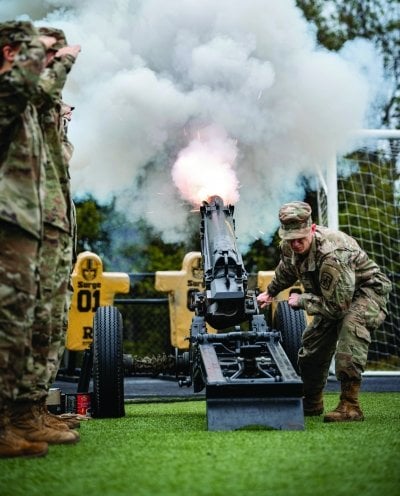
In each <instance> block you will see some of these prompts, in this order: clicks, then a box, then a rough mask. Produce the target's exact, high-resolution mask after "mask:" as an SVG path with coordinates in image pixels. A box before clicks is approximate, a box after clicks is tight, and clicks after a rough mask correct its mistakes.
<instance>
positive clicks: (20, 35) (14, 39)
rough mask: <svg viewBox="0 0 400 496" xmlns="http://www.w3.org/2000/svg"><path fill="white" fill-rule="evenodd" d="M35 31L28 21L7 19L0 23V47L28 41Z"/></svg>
mask: <svg viewBox="0 0 400 496" xmlns="http://www.w3.org/2000/svg"><path fill="white" fill-rule="evenodd" d="M37 34H38V33H37V31H36V29H35V27H34V26H33V24H32V23H31V22H29V21H7V22H2V23H0V47H3V46H5V45H12V44H13V43H22V42H24V41H30V40H31V39H32V38H33V37H34V36H37Z"/></svg>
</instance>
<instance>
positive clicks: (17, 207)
mask: <svg viewBox="0 0 400 496" xmlns="http://www.w3.org/2000/svg"><path fill="white" fill-rule="evenodd" d="M36 35H37V32H36V30H35V29H34V27H33V26H32V24H31V23H29V22H9V23H3V24H0V46H1V47H3V46H4V45H6V44H9V43H10V40H13V41H16V42H22V45H21V49H20V52H19V53H18V55H17V56H16V59H15V61H14V63H13V66H12V68H11V69H10V70H8V71H6V72H3V73H1V74H0V244H1V250H0V410H1V413H0V416H1V415H3V411H4V409H5V408H10V405H12V404H13V402H14V401H15V399H16V397H17V394H19V393H23V392H24V388H26V386H27V384H28V383H29V381H30V380H31V379H32V375H31V374H32V372H33V371H32V357H31V334H30V332H31V325H32V322H33V316H34V310H35V305H36V299H37V295H38V278H37V266H38V249H39V243H40V239H41V236H42V197H43V190H42V187H43V184H42V181H43V177H44V170H43V163H44V156H43V153H44V150H43V142H42V136H41V132H40V129H39V125H38V117H37V112H36V109H35V107H34V106H33V105H32V99H33V98H34V96H35V94H36V93H37V91H38V82H39V76H40V72H41V71H42V69H43V66H44V60H45V49H44V46H43V44H42V43H40V42H39V41H38V40H37V38H36ZM24 370H25V371H26V372H27V373H25V375H24V378H23V373H24Z"/></svg>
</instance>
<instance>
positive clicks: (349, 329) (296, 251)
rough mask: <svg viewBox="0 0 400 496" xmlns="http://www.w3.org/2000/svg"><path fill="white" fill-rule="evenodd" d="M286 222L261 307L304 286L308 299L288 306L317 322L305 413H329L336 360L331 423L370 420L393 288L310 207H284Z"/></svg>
mask: <svg viewBox="0 0 400 496" xmlns="http://www.w3.org/2000/svg"><path fill="white" fill-rule="evenodd" d="M279 220H280V229H279V236H280V238H281V239H282V242H281V259H280V262H279V264H278V266H277V268H276V269H275V275H274V278H273V280H272V281H271V283H270V284H269V285H268V287H267V289H266V291H265V293H261V294H260V295H259V296H258V297H257V300H258V302H259V304H260V306H261V308H264V307H265V306H266V305H269V304H270V303H271V302H272V300H273V298H274V297H275V296H276V295H277V294H278V293H279V292H280V291H282V290H284V289H286V288H288V287H290V286H292V285H293V284H294V283H295V282H296V281H297V280H298V281H300V282H301V284H302V285H303V287H304V293H302V294H298V293H293V294H291V296H290V297H289V300H288V303H289V305H290V306H291V307H292V308H294V309H304V310H305V311H306V312H307V314H308V315H311V316H313V320H312V322H311V323H310V324H309V325H308V326H307V328H306V329H305V331H304V334H303V338H302V346H301V348H300V350H299V356H298V364H299V369H300V374H301V378H302V380H303V383H304V398H303V406H304V414H305V415H306V416H317V415H321V414H322V413H323V411H324V404H323V389H324V387H325V384H326V381H327V378H328V372H329V366H330V363H331V360H332V358H333V355H334V354H335V353H336V354H335V370H336V377H337V379H338V380H339V381H340V383H341V395H340V402H339V404H338V406H337V407H336V408H335V410H333V411H332V412H329V413H327V414H326V415H325V416H324V421H325V422H341V421H357V420H364V414H363V412H362V410H361V408H360V404H359V390H360V385H361V378H362V376H361V374H362V372H363V371H364V369H365V365H366V362H367V355H368V348H369V345H370V342H371V333H372V332H373V331H375V330H376V329H377V328H378V327H379V326H380V325H381V324H382V323H383V321H384V320H385V317H386V315H387V301H388V296H389V292H390V290H391V283H390V281H389V279H388V278H387V277H386V276H385V274H384V273H383V272H382V271H381V269H380V268H379V267H378V266H377V264H376V263H375V262H374V261H372V260H371V259H370V258H369V257H368V255H367V254H366V253H365V251H363V250H362V249H361V248H360V246H359V245H358V243H357V242H356V241H355V240H354V239H353V238H351V237H350V236H348V235H347V234H345V233H343V232H341V231H334V230H331V229H328V228H326V227H323V226H319V225H316V224H314V223H313V222H312V219H311V207H310V205H308V204H307V203H305V202H300V201H296V202H291V203H287V204H285V205H283V206H282V207H281V208H280V210H279Z"/></svg>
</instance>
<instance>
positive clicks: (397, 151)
mask: <svg viewBox="0 0 400 496" xmlns="http://www.w3.org/2000/svg"><path fill="white" fill-rule="evenodd" d="M354 137H355V140H356V143H357V145H356V146H355V147H354V149H353V150H352V151H351V152H349V153H347V154H346V155H344V156H336V157H334V158H333V159H332V161H331V163H329V164H327V167H326V168H325V172H324V173H320V174H319V191H318V195H317V201H318V221H319V223H321V224H324V225H327V226H328V227H330V228H332V229H340V230H342V231H344V232H346V233H347V234H349V235H350V236H352V237H354V238H355V239H356V240H357V241H358V243H359V244H360V246H361V247H362V248H363V249H364V250H365V251H366V252H367V253H368V255H369V256H370V257H371V258H372V259H373V260H374V261H375V262H376V263H377V264H378V265H379V266H380V267H381V268H382V270H383V271H384V272H385V274H386V275H387V276H388V277H389V279H390V280H391V282H392V284H393V290H392V292H391V294H390V299H389V304H388V311H389V313H388V316H387V318H386V321H385V322H384V324H383V325H382V326H381V327H380V328H379V329H378V330H377V331H376V332H375V333H374V334H373V335H372V342H371V346H370V351H369V356H368V365H367V369H369V370H389V371H400V253H399V248H400V130H381V129H379V130H374V129H368V130H360V131H357V132H356V133H354Z"/></svg>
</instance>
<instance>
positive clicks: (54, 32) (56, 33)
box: [39, 26, 67, 52]
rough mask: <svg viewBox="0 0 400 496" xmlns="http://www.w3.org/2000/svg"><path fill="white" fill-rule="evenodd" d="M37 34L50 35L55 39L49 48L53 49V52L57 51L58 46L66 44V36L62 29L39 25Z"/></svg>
mask: <svg viewBox="0 0 400 496" xmlns="http://www.w3.org/2000/svg"><path fill="white" fill-rule="evenodd" d="M39 34H40V35H41V36H52V37H53V38H55V39H56V40H57V41H56V42H55V43H54V45H51V47H50V48H49V50H54V51H55V52H57V50H59V49H60V48H63V47H65V46H67V38H66V36H65V34H64V31H63V30H62V29H57V28H52V27H48V26H41V27H40V28H39Z"/></svg>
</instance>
